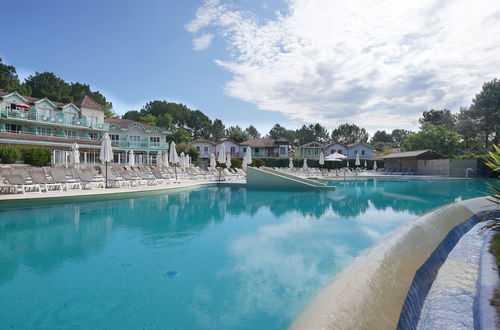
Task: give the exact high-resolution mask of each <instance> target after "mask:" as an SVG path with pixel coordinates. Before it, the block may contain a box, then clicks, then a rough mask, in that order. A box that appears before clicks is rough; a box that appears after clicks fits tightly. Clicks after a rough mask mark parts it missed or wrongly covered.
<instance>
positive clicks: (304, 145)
mask: <svg viewBox="0 0 500 330" xmlns="http://www.w3.org/2000/svg"><path fill="white" fill-rule="evenodd" d="M313 143H317V144H319V145H320V146H321V147H320V148H324V147H325V145H324V144H323V143H319V142H318V141H311V142H307V143H304V144H303V145H300V146H298V147H297V148H304V147H307V146H308V145H310V144H313Z"/></svg>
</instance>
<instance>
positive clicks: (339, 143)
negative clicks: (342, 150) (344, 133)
mask: <svg viewBox="0 0 500 330" xmlns="http://www.w3.org/2000/svg"><path fill="white" fill-rule="evenodd" d="M334 144H338V145H341V146H343V147H346V148H347V144H344V143H342V142H338V141H335V142H331V143H328V144H327V145H326V146H325V148H328V147H331V146H333V145H334Z"/></svg>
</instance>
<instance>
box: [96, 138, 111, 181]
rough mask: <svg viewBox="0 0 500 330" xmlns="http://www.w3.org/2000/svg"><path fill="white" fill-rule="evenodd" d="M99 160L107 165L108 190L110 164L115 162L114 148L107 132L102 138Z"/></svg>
mask: <svg viewBox="0 0 500 330" xmlns="http://www.w3.org/2000/svg"><path fill="white" fill-rule="evenodd" d="M99 159H100V160H101V162H104V164H106V188H108V163H109V162H110V161H112V160H113V148H112V147H111V139H110V138H109V134H108V132H105V133H104V135H103V136H102V140H101V153H100V154H99Z"/></svg>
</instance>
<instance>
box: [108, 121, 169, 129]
mask: <svg viewBox="0 0 500 330" xmlns="http://www.w3.org/2000/svg"><path fill="white" fill-rule="evenodd" d="M104 122H105V123H108V124H110V125H116V126H118V127H120V128H123V129H127V128H129V127H130V126H131V125H134V124H136V125H140V126H142V127H144V129H146V130H163V129H162V128H160V127H156V126H151V125H148V124H144V123H141V122H140V121H135V120H130V119H121V118H104Z"/></svg>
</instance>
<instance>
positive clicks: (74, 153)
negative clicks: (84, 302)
mask: <svg viewBox="0 0 500 330" xmlns="http://www.w3.org/2000/svg"><path fill="white" fill-rule="evenodd" d="M78 148H79V147H78V143H76V142H75V144H73V146H72V147H71V153H70V155H69V158H70V162H71V164H74V165H78V164H80V151H79V150H78Z"/></svg>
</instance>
